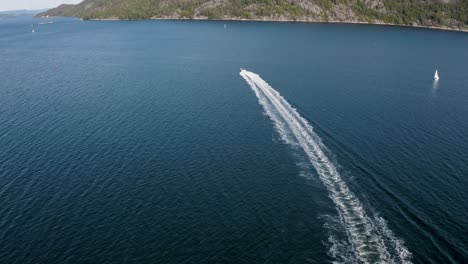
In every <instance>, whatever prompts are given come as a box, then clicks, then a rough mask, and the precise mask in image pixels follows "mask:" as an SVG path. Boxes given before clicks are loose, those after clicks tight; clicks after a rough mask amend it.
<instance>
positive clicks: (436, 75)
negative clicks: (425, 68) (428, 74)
mask: <svg viewBox="0 0 468 264" xmlns="http://www.w3.org/2000/svg"><path fill="white" fill-rule="evenodd" d="M434 80H436V81H437V80H439V71H438V70H436V71H435V74H434Z"/></svg>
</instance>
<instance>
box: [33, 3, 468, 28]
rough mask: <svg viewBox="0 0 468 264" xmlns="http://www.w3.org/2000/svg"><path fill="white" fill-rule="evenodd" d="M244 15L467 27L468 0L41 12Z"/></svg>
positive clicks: (112, 6)
mask: <svg viewBox="0 0 468 264" xmlns="http://www.w3.org/2000/svg"><path fill="white" fill-rule="evenodd" d="M46 16H66V17H67V16H68V17H79V18H82V19H226V20H232V19H245V20H272V21H307V22H349V23H372V24H396V25H410V26H425V27H440V28H447V29H456V30H468V1H467V0H84V1H83V2H81V3H79V4H77V5H61V6H59V7H57V8H54V9H51V10H48V11H46V12H43V13H40V14H38V17H46Z"/></svg>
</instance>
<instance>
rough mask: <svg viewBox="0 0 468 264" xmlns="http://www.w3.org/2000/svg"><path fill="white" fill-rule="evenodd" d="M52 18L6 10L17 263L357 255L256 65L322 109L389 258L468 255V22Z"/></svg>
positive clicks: (8, 186) (1, 140) (1, 157)
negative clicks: (448, 28)
mask: <svg viewBox="0 0 468 264" xmlns="http://www.w3.org/2000/svg"><path fill="white" fill-rule="evenodd" d="M54 21H55V23H53V24H46V25H38V24H37V23H39V22H41V21H40V20H33V19H31V18H25V17H21V18H15V19H6V20H0V150H1V151H0V198H1V199H0V201H1V206H0V263H330V262H332V261H336V262H343V263H354V262H359V261H360V260H359V256H358V255H357V253H356V252H357V251H358V249H357V248H356V245H353V240H352V239H350V234H349V233H350V232H349V226H347V225H346V224H344V223H343V221H342V218H340V216H339V212H340V211H339V210H338V209H337V206H336V203H334V202H333V201H332V199H331V198H333V197H332V195H331V194H330V192H329V190H328V189H327V187H326V185H325V184H324V182H323V181H322V180H321V178H320V177H319V174H318V173H317V171H316V169H315V168H314V166H313V164H311V162H310V161H309V160H308V159H307V156H306V155H304V153H303V152H301V149H300V147H297V146H294V144H292V146H291V144H289V143H288V142H286V141H284V140H283V138H282V136H281V131H278V129H277V127H276V126H275V124H274V122H272V120H271V119H270V117H269V116H268V115H266V114H265V110H264V108H262V106H261V105H259V102H258V99H257V97H256V96H255V94H254V92H253V91H252V89H251V88H250V87H249V85H248V84H247V83H246V81H245V80H244V79H243V78H242V77H241V76H239V68H240V67H244V68H247V69H248V70H249V71H252V72H255V73H257V74H259V75H260V76H261V78H262V79H263V80H265V81H266V82H268V83H269V85H271V87H272V88H274V89H275V90H277V91H278V92H279V93H281V95H282V96H284V98H285V100H287V101H288V102H289V104H291V106H292V107H294V108H296V109H297V112H298V113H299V114H300V115H301V116H302V117H303V118H304V119H306V120H307V122H308V123H309V124H310V125H311V126H312V127H313V129H314V131H315V133H316V134H317V137H319V138H320V139H321V141H322V142H323V146H324V148H325V149H326V153H327V155H328V158H329V159H330V161H331V162H332V163H333V165H334V167H336V169H337V171H338V172H339V174H340V175H341V178H342V180H343V183H344V184H345V186H347V187H348V188H349V190H350V191H351V192H352V193H353V194H354V195H355V198H356V200H358V201H359V202H360V203H361V205H362V208H363V210H364V212H365V215H366V217H367V218H368V219H369V221H368V223H369V225H370V226H373V227H374V228H375V230H378V234H379V235H380V236H381V237H383V238H384V240H385V241H384V243H385V245H384V246H385V248H386V250H387V252H388V255H389V258H388V259H389V260H392V259H393V260H394V261H395V262H396V263H402V262H404V261H407V262H412V263H463V262H465V261H466V260H467V259H468V245H467V242H466V237H468V202H467V201H468V194H467V193H466V190H468V178H467V175H468V141H467V140H466V135H468V35H467V34H464V33H455V32H444V31H434V30H424V29H410V28H399V27H383V26H358V25H326V24H293V23H250V22H228V23H226V25H227V28H226V29H224V27H223V24H224V22H187V21H125V22H97V21H96V22H91V21H88V22H84V21H79V20H74V19H54ZM32 28H34V29H35V33H31V29H32ZM435 69H439V74H440V77H441V80H440V81H439V82H438V83H434V82H433V74H434V71H435ZM286 121H287V120H286ZM353 213H355V212H353ZM376 232H377V231H376ZM392 239H393V241H392ZM396 245H400V246H401V247H397V246H396ZM363 250H365V249H363ZM402 250H407V251H408V252H407V254H406V255H405V257H404V258H400V257H401V255H402V252H401V251H402ZM409 255H411V257H408V256H409Z"/></svg>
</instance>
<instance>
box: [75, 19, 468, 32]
mask: <svg viewBox="0 0 468 264" xmlns="http://www.w3.org/2000/svg"><path fill="white" fill-rule="evenodd" d="M80 19H81V18H80ZM81 20H89V21H144V20H173V21H177V20H184V21H221V22H222V21H225V22H278V23H311V24H349V25H374V26H389V27H405V28H420V29H433V30H444V31H453V32H462V33H463V32H464V33H468V28H466V29H458V28H449V27H442V26H439V27H438V26H422V25H401V24H392V23H378V22H377V23H369V22H359V21H337V20H336V21H311V20H274V19H242V18H240V19H239V18H222V19H209V18H164V17H162V18H153V17H152V18H147V19H120V18H91V19H81Z"/></svg>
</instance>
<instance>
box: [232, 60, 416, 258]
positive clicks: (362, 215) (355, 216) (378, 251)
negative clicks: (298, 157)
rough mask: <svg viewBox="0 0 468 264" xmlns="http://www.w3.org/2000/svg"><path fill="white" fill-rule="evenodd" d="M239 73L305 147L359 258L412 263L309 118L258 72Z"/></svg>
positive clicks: (284, 132)
mask: <svg viewBox="0 0 468 264" xmlns="http://www.w3.org/2000/svg"><path fill="white" fill-rule="evenodd" d="M240 75H241V76H242V77H243V78H244V79H245V81H246V82H247V83H248V84H249V86H250V88H251V89H252V90H253V91H254V93H255V95H256V96H257V98H258V101H259V103H260V105H261V106H262V107H263V108H264V110H265V112H266V114H267V115H268V116H269V117H270V119H271V120H272V121H273V123H274V125H275V127H276V129H277V130H278V133H279V134H280V136H281V138H282V139H283V140H284V141H285V142H286V143H287V144H289V145H292V146H297V147H299V149H301V150H303V151H304V153H305V155H306V156H307V159H308V160H309V161H310V163H311V164H312V166H313V167H314V168H315V170H316V171H317V174H318V176H319V178H320V180H321V181H322V182H323V184H324V185H325V187H326V188H327V190H328V193H329V197H330V198H331V199H332V200H333V202H334V204H335V206H336V209H337V211H338V215H339V219H340V221H339V222H340V224H341V225H342V227H343V228H344V230H345V231H346V236H347V238H348V243H349V244H350V245H351V250H352V252H353V253H354V255H355V258H356V259H357V260H358V262H362V263H411V262H410V259H411V253H410V252H409V251H408V250H407V249H406V248H405V247H404V245H403V242H402V241H401V240H399V239H398V238H396V237H395V236H394V235H393V232H392V231H391V230H389V229H388V228H387V226H386V223H385V221H384V220H383V219H382V218H381V217H374V218H370V217H369V216H368V215H367V214H366V212H365V210H364V207H363V205H362V203H361V202H360V201H359V199H358V198H357V197H356V196H355V195H354V194H353V193H352V192H351V190H350V189H349V188H348V186H347V185H346V183H345V182H344V181H343V180H342V178H341V176H340V174H339V173H338V171H337V169H336V166H335V165H334V164H333V162H332V161H331V160H330V159H329V158H328V157H327V155H326V154H325V152H326V147H325V146H324V145H323V143H322V141H321V139H320V137H319V136H318V135H317V134H316V133H315V132H314V130H313V128H312V126H311V125H310V124H309V123H308V122H307V120H306V119H304V118H303V117H302V116H300V115H299V113H298V112H297V111H296V109H294V108H293V107H292V106H291V105H290V104H289V103H288V102H287V101H286V99H284V98H283V97H282V96H281V95H280V94H279V93H278V92H277V91H276V90H274V89H273V88H272V87H271V86H270V85H268V83H266V82H265V81H264V80H263V79H262V78H261V77H260V76H259V75H257V74H255V73H253V72H249V71H247V70H245V69H241V72H240ZM335 244H336V243H335ZM332 250H334V249H332Z"/></svg>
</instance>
